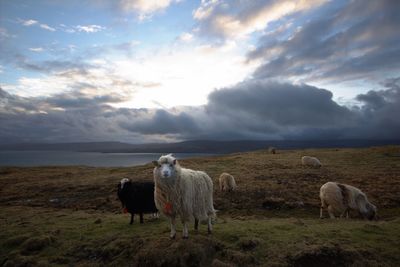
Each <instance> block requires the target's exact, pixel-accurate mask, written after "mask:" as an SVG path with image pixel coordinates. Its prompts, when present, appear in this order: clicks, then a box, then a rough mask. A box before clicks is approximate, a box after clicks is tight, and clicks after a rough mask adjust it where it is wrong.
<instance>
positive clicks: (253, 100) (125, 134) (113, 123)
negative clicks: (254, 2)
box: [0, 77, 400, 142]
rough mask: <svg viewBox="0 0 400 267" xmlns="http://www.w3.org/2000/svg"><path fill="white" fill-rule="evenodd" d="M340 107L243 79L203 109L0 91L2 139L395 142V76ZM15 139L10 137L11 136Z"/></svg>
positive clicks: (286, 87) (399, 82)
mask: <svg viewBox="0 0 400 267" xmlns="http://www.w3.org/2000/svg"><path fill="white" fill-rule="evenodd" d="M382 86H383V88H382V89H381V90H379V91H369V92H368V93H366V94H360V95H358V96H357V98H356V100H357V101H359V102H360V106H359V107H348V106H342V105H339V104H338V103H336V102H335V101H334V100H333V99H332V93H331V92H330V91H328V90H326V89H321V88H317V87H314V86H309V85H305V84H297V85H295V84H290V83H277V82H273V81H268V80H248V81H245V82H242V83H239V84H237V85H235V86H232V87H227V88H223V89H220V90H216V91H214V92H212V93H211V94H210V95H209V98H208V103H207V104H206V105H204V106H183V107H182V106H181V107H174V108H169V109H133V108H117V107H115V106H114V105H113V104H114V103H119V102H122V101H125V96H124V95H120V94H112V93H110V92H108V93H103V94H97V95H91V94H87V93H84V92H82V91H73V92H68V93H60V94H55V95H52V96H49V97H21V96H16V95H13V94H10V93H8V92H6V91H5V90H2V89H0V118H1V120H2V125H1V127H0V136H1V137H2V140H11V139H12V138H13V139H12V140H14V141H17V139H18V140H19V141H36V142H43V141H52V142H57V141H58V142H59V141H98V140H116V141H118V140H119V141H121V140H124V141H129V142H144V141H149V140H151V141H164V140H170V141H174V140H175V141H177V140H190V139H191V140H193V139H220V140H233V139H275V140H276V139H300V140H302V139H303V140H304V139H310V140H315V139H321V140H323V139H395V138H398V136H399V134H400V121H399V120H398V118H397V117H396V114H399V112H400V77H399V78H396V79H388V80H387V81H385V83H384V84H383V85H382ZM13 136H14V137H13Z"/></svg>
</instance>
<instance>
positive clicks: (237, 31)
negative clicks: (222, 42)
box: [193, 0, 326, 38]
mask: <svg viewBox="0 0 400 267" xmlns="http://www.w3.org/2000/svg"><path fill="white" fill-rule="evenodd" d="M325 2H326V1H325V0H309V1H294V0H284V1H262V0H257V1H240V0H235V1H215V0H210V1H202V2H201V5H200V6H199V7H198V8H197V9H196V10H195V11H194V12H193V18H194V19H196V20H197V21H198V22H199V29H200V32H201V33H203V34H204V35H211V36H215V37H219V38H240V37H245V36H247V35H249V34H251V33H253V32H256V31H261V30H264V29H265V28H266V27H267V26H268V24H269V23H271V22H273V21H277V20H279V19H281V18H283V17H285V16H288V15H290V14H293V13H297V12H304V11H307V10H310V9H313V8H315V7H318V6H320V5H322V4H324V3H325Z"/></svg>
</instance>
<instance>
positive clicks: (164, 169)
mask: <svg viewBox="0 0 400 267" xmlns="http://www.w3.org/2000/svg"><path fill="white" fill-rule="evenodd" d="M153 164H154V166H155V171H156V172H158V174H159V177H161V178H162V179H168V178H171V177H175V176H176V168H175V167H176V165H177V161H176V159H175V158H174V157H172V156H171V155H167V156H162V157H160V159H159V160H158V161H153Z"/></svg>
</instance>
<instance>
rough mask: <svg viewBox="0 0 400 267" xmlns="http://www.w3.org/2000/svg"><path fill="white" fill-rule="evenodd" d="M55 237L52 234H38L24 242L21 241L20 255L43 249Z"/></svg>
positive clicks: (53, 240) (52, 241)
mask: <svg viewBox="0 0 400 267" xmlns="http://www.w3.org/2000/svg"><path fill="white" fill-rule="evenodd" d="M54 242H55V239H54V237H53V236H47V235H46V236H39V237H31V238H29V239H27V240H26V241H25V242H24V243H22V245H21V246H22V250H21V254H22V255H30V254H33V253H36V252H38V251H41V250H43V249H44V248H46V247H47V246H49V245H50V244H52V243H54Z"/></svg>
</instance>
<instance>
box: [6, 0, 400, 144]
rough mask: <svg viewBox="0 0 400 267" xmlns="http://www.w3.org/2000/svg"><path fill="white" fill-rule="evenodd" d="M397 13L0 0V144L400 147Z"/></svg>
mask: <svg viewBox="0 0 400 267" xmlns="http://www.w3.org/2000/svg"><path fill="white" fill-rule="evenodd" d="M398 10H400V1H397V0H380V1H375V0H353V1H344V0H335V1H333V0H298V1H294V0H279V1H278V0H264V1H259V0H253V1H241V0H229V1H228V0H226V1H224V0H202V1H189V0H158V1H155V0H115V1H106V0H86V1H85V0H80V1H76V0H70V1H60V0H37V1H28V0H26V1H24V0H14V1H11V0H0V143H10V142H12V143H18V142H50V143H52V142H88V141H121V142H129V143H147V142H176V141H183V140H197V139H212V140H238V139H252V140H287V139H290V140H293V139H295V140H315V139H319V140H323V139H398V138H399V137H400V119H399V118H400V115H398V114H400V16H398Z"/></svg>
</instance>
